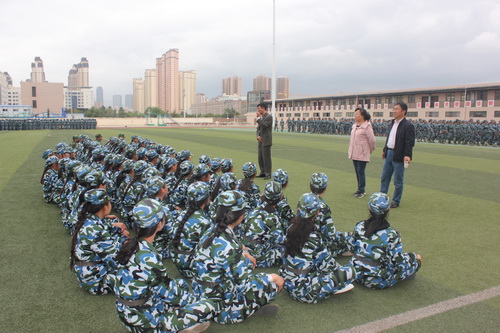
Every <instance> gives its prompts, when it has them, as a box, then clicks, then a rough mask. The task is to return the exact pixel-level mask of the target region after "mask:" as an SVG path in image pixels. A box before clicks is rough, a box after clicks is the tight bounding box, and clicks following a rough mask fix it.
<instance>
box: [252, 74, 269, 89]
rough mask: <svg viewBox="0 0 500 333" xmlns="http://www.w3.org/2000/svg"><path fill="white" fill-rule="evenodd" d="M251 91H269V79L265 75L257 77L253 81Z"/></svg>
mask: <svg viewBox="0 0 500 333" xmlns="http://www.w3.org/2000/svg"><path fill="white" fill-rule="evenodd" d="M253 90H254V91H259V90H269V91H271V78H270V77H268V76H265V75H258V76H257V77H255V78H254V79H253Z"/></svg>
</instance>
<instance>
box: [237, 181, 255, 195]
mask: <svg viewBox="0 0 500 333" xmlns="http://www.w3.org/2000/svg"><path fill="white" fill-rule="evenodd" d="M252 183H253V181H252V178H245V179H242V180H241V183H240V186H238V190H240V191H242V192H247V193H248V191H250V189H251V188H252Z"/></svg>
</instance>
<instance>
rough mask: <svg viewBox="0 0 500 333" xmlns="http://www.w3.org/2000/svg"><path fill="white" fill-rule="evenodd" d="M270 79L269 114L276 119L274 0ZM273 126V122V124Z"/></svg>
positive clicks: (274, 5) (274, 3)
mask: <svg viewBox="0 0 500 333" xmlns="http://www.w3.org/2000/svg"><path fill="white" fill-rule="evenodd" d="M272 76H273V77H272V81H271V115H272V116H273V121H276V0H273V75H272ZM273 127H274V124H273Z"/></svg>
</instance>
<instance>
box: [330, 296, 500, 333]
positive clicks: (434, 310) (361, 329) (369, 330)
mask: <svg viewBox="0 0 500 333" xmlns="http://www.w3.org/2000/svg"><path fill="white" fill-rule="evenodd" d="M497 296H500V286H496V287H492V288H489V289H485V290H483V291H479V292H476V293H472V294H468V295H465V296H460V297H456V298H452V299H450V300H447V301H443V302H439V303H436V304H432V305H429V306H426V307H423V308H420V309H416V310H411V311H407V312H403V313H400V314H398V315H394V316H390V317H387V318H384V319H380V320H375V321H372V322H369V323H366V324H363V325H359V326H355V327H352V328H349V329H346V330H342V331H337V333H375V332H381V331H384V330H388V329H391V328H394V327H397V326H401V325H404V324H408V323H411V322H413V321H416V320H419V319H422V318H426V317H430V316H434V315H436V314H440V313H443V312H446V311H450V310H453V309H457V308H461V307H464V306H467V305H471V304H474V303H477V302H482V301H485V300H487V299H490V298H493V297H497Z"/></svg>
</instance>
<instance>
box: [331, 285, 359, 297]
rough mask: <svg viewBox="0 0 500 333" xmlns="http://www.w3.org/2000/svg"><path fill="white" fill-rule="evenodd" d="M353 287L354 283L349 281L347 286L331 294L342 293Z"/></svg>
mask: <svg viewBox="0 0 500 333" xmlns="http://www.w3.org/2000/svg"><path fill="white" fill-rule="evenodd" d="M353 288H354V285H353V284H352V283H350V284H348V285H347V286H345V287H344V288H342V289H339V290H337V291H336V292H334V293H333V294H334V295H338V294H343V293H346V292H348V291H349V290H352V289H353Z"/></svg>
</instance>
